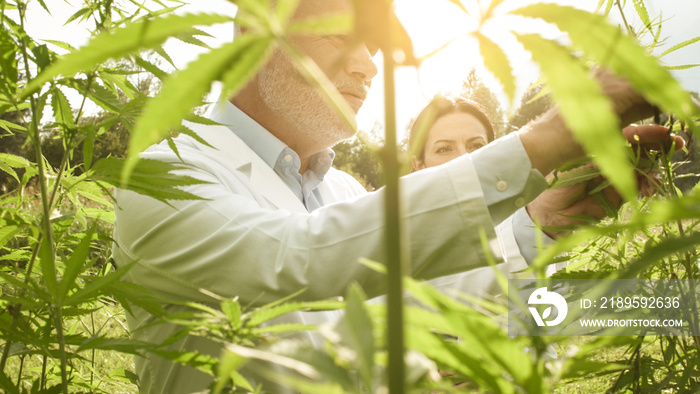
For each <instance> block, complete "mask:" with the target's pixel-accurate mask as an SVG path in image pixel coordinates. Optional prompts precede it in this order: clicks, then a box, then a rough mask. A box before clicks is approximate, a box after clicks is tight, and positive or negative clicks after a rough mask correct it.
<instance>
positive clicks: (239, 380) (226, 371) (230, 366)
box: [212, 351, 255, 394]
mask: <svg viewBox="0 0 700 394" xmlns="http://www.w3.org/2000/svg"><path fill="white" fill-rule="evenodd" d="M247 361H248V360H247V359H246V358H245V357H241V356H239V355H237V354H236V353H233V352H227V351H225V352H224V353H223V355H222V356H221V359H220V360H219V368H218V376H219V379H217V381H216V385H214V389H213V390H212V392H213V393H214V394H218V393H220V392H221V391H222V390H223V389H224V387H225V386H226V384H227V383H228V382H229V381H231V380H232V381H233V384H234V385H235V386H238V387H241V388H244V389H246V390H248V391H249V392H254V391H255V389H253V386H251V385H250V383H248V381H247V380H246V379H245V378H244V377H243V376H241V374H239V373H238V372H237V371H236V370H237V369H239V368H241V367H242V366H243V364H245V363H246V362H247Z"/></svg>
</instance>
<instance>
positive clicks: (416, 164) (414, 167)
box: [411, 156, 425, 172]
mask: <svg viewBox="0 0 700 394" xmlns="http://www.w3.org/2000/svg"><path fill="white" fill-rule="evenodd" d="M424 168H425V163H423V161H422V160H418V158H417V157H415V156H411V172H416V171H420V170H422V169H424Z"/></svg>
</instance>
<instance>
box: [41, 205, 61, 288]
mask: <svg viewBox="0 0 700 394" xmlns="http://www.w3.org/2000/svg"><path fill="white" fill-rule="evenodd" d="M47 219H48V218H47ZM39 263H40V265H41V273H42V274H43V276H44V282H45V283H46V289H47V290H48V291H49V293H50V294H51V297H53V299H58V279H57V278H56V260H55V256H54V254H53V248H52V247H51V245H49V242H48V237H47V236H46V235H44V236H43V237H42V239H41V246H39Z"/></svg>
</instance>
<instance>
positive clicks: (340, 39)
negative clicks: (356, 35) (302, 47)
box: [326, 34, 348, 47]
mask: <svg viewBox="0 0 700 394" xmlns="http://www.w3.org/2000/svg"><path fill="white" fill-rule="evenodd" d="M326 39H328V40H329V41H330V42H331V43H332V44H333V45H335V46H338V47H340V46H343V45H345V43H346V42H347V40H348V36H346V35H341V34H336V35H332V36H326Z"/></svg>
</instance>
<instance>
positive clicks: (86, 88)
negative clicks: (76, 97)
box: [61, 78, 124, 113]
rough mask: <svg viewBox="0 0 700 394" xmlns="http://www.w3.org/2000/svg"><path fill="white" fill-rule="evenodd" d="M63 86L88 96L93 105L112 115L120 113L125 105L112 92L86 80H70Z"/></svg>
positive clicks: (64, 82)
mask: <svg viewBox="0 0 700 394" xmlns="http://www.w3.org/2000/svg"><path fill="white" fill-rule="evenodd" d="M61 84H62V85H64V86H68V87H70V88H73V89H75V90H76V91H77V92H78V93H80V94H81V95H85V96H87V97H88V98H89V99H90V100H92V102H93V103H95V104H97V105H99V106H100V107H101V108H103V109H105V110H106V111H109V112H112V113H119V111H121V109H122V108H123V107H124V103H123V102H122V101H121V100H119V97H117V96H116V95H115V94H114V93H112V91H111V90H109V89H107V88H105V87H104V86H102V85H100V84H99V83H97V81H87V80H84V79H74V78H71V79H68V80H66V81H61Z"/></svg>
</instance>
